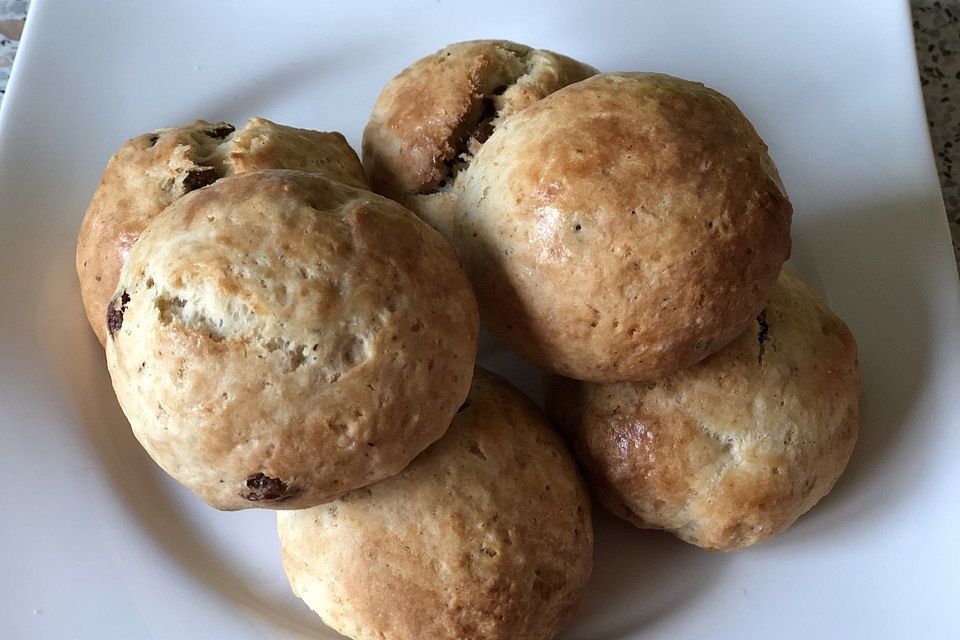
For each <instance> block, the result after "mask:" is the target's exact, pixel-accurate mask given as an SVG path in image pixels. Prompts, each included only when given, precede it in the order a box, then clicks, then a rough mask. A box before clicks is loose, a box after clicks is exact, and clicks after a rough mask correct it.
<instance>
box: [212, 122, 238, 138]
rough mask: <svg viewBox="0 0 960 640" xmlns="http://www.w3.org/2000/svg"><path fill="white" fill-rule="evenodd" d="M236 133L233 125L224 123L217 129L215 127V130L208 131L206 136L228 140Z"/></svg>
mask: <svg viewBox="0 0 960 640" xmlns="http://www.w3.org/2000/svg"><path fill="white" fill-rule="evenodd" d="M234 131H236V128H234V126H233V125H232V124H227V123H226V122H222V123H220V124H219V125H217V126H216V127H214V128H213V129H207V131H206V134H207V135H208V136H210V137H211V138H219V139H221V140H222V139H223V138H226V137H227V136H228V135H230V134H231V133H233V132H234Z"/></svg>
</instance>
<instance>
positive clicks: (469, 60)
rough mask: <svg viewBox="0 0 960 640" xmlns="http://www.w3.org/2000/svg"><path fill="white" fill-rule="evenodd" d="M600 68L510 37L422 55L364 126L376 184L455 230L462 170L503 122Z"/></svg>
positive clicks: (445, 229)
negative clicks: (455, 196)
mask: <svg viewBox="0 0 960 640" xmlns="http://www.w3.org/2000/svg"><path fill="white" fill-rule="evenodd" d="M596 72H597V70H596V69H594V68H593V67H590V66H587V65H585V64H582V63H580V62H577V61H576V60H573V59H571V58H568V57H566V56H562V55H559V54H556V53H553V52H551V51H542V50H540V49H533V48H531V47H528V46H526V45H522V44H517V43H515V42H508V41H506V40H473V41H469V42H458V43H456V44H452V45H450V46H447V47H444V48H443V49H441V50H440V51H438V52H436V53H434V54H432V55H429V56H427V57H425V58H422V59H420V60H418V61H417V62H415V63H413V64H412V65H410V66H409V67H407V68H406V69H404V70H403V72H402V73H400V74H399V75H398V76H396V77H395V78H393V79H392V80H391V81H390V82H389V83H387V86H386V87H384V89H383V91H382V92H381V93H380V96H379V98H377V102H376V104H375V105H374V108H373V113H372V114H371V116H370V122H369V123H368V124H367V127H366V129H365V130H364V132H363V152H362V155H363V164H364V167H365V168H366V170H367V173H368V175H369V176H370V182H371V184H372V185H373V189H374V190H375V191H376V192H377V193H382V194H383V195H386V196H388V197H390V198H393V199H394V200H397V201H398V202H400V203H402V204H403V205H405V206H407V207H409V208H411V209H412V210H414V211H416V212H417V214H418V215H420V216H421V217H422V218H423V219H424V220H426V221H427V222H429V223H430V224H431V225H433V226H434V228H436V229H437V230H439V231H440V232H441V233H443V234H444V235H449V233H450V228H449V225H450V223H451V221H452V216H453V208H454V203H453V200H452V195H453V190H452V188H453V185H454V182H455V181H456V178H457V175H458V174H459V173H460V172H461V171H462V170H463V169H464V168H465V167H467V166H469V164H470V161H471V158H472V156H473V154H475V153H476V152H477V150H478V149H479V148H480V146H481V145H482V144H483V142H484V141H485V140H486V139H487V138H488V137H489V136H490V134H491V133H492V132H493V131H494V129H495V128H496V127H497V125H498V124H499V123H500V121H501V120H502V119H504V118H506V117H508V116H510V115H511V114H513V113H516V112H518V111H521V110H523V109H525V108H526V107H527V106H529V105H530V104H532V103H534V102H536V101H537V100H539V99H540V98H543V97H544V96H546V95H549V94H551V93H553V92H554V91H556V90H557V89H560V88H561V87H564V86H566V85H568V84H571V83H573V82H577V81H578V80H582V79H584V78H586V77H589V76H591V75H593V74H595V73H596Z"/></svg>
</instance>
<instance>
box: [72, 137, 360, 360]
mask: <svg viewBox="0 0 960 640" xmlns="http://www.w3.org/2000/svg"><path fill="white" fill-rule="evenodd" d="M263 169H297V170H301V171H310V172H316V173H319V174H321V175H324V176H326V177H328V178H331V179H333V180H337V181H339V182H343V183H344V184H348V185H351V186H354V187H362V188H366V186H367V181H366V177H365V176H364V173H363V168H362V167H361V166H360V160H359V159H358V158H357V155H356V153H354V151H353V149H351V148H350V145H348V144H347V141H346V139H345V138H344V137H343V136H342V135H341V134H339V133H336V132H331V133H325V132H321V131H311V130H309V129H295V128H294V127H286V126H284V125H279V124H274V123H273V122H270V121H269V120H265V119H263V118H251V119H250V120H249V121H247V123H246V124H245V125H244V126H243V128H242V129H240V130H239V131H236V132H234V128H233V126H232V125H229V124H227V123H225V122H218V123H210V122H205V121H203V120H196V121H195V122H193V123H191V124H188V125H185V126H182V127H174V128H171V129H158V130H157V131H154V132H151V133H145V134H143V135H141V136H137V137H136V138H133V139H132V140H129V141H128V142H127V143H126V144H124V145H123V146H122V147H120V149H119V150H118V151H117V153H116V154H114V156H113V157H112V158H110V162H109V163H107V168H106V170H104V172H103V176H102V177H101V178H100V184H99V185H98V186H97V190H96V192H95V193H94V195H93V200H92V201H91V202H90V206H89V207H88V208H87V213H86V215H85V216H84V219H83V223H82V224H81V226H80V233H79V237H78V238H77V274H78V275H79V276H80V293H81V294H82V296H83V304H84V308H85V309H86V312H87V319H88V320H89V321H90V326H91V327H93V330H94V332H95V333H96V334H97V338H98V339H99V340H100V344H105V342H106V336H107V330H106V324H105V318H106V312H107V304H108V303H109V302H110V299H111V298H113V294H114V292H115V291H116V288H117V278H118V277H119V275H120V268H121V267H122V266H123V263H124V262H125V261H126V259H127V254H128V253H129V252H130V247H131V246H133V243H134V242H136V240H137V238H138V237H140V234H141V233H142V232H143V230H144V229H145V228H146V226H147V224H149V223H150V221H151V220H153V219H154V218H155V217H156V216H157V215H158V214H159V213H160V212H161V211H163V209H164V208H165V207H166V206H167V205H169V204H170V203H171V202H173V201H174V200H176V199H177V198H179V197H181V196H182V195H184V194H185V193H189V192H190V191H192V190H194V189H198V188H200V187H201V186H204V185H206V184H210V183H212V182H214V181H215V180H218V179H219V178H220V177H222V176H228V175H233V174H235V173H244V172H247V171H260V170H263Z"/></svg>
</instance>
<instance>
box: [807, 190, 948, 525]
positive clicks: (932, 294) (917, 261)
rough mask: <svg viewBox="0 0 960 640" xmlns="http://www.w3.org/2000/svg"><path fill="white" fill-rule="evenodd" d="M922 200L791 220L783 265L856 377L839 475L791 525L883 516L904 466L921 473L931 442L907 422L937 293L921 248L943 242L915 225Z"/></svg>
mask: <svg viewBox="0 0 960 640" xmlns="http://www.w3.org/2000/svg"><path fill="white" fill-rule="evenodd" d="M931 197H935V196H933V195H930V194H927V195H924V194H918V195H916V196H913V197H904V198H902V199H899V200H888V201H882V202H877V203H876V204H874V205H870V206H859V207H851V208H850V209H846V210H837V211H831V212H827V214H828V215H821V216H816V217H814V216H810V217H805V216H803V215H796V216H795V217H794V223H793V237H794V258H793V260H792V261H791V263H792V264H793V265H794V268H795V270H796V271H798V272H799V273H800V275H802V276H803V277H804V278H805V279H807V280H808V282H810V283H811V284H812V285H813V286H814V287H815V288H816V289H817V290H818V291H819V292H820V293H821V295H823V296H824V297H825V299H826V300H827V301H828V302H829V304H830V306H831V307H832V308H833V310H834V311H836V313H837V315H839V316H840V317H841V318H842V319H843V320H844V321H845V322H846V323H847V324H848V325H849V326H850V329H851V331H852V332H853V334H854V337H855V338H856V340H857V344H858V348H859V359H860V375H861V380H862V386H861V396H860V434H859V438H858V442H857V445H856V448H855V449H854V452H853V456H852V457H851V460H850V463H849V465H848V466H847V470H846V472H845V474H844V475H843V477H841V478H840V480H839V482H838V483H837V486H836V487H835V489H834V491H833V492H832V493H831V494H830V495H828V496H827V497H826V498H824V500H823V501H822V503H821V504H820V505H818V506H817V507H815V508H814V509H813V510H812V511H811V512H810V514H809V515H807V516H805V517H803V518H801V520H800V521H799V522H798V527H803V528H806V527H808V526H813V525H814V524H815V523H817V522H818V521H819V520H820V519H830V520H831V521H833V522H834V523H841V522H843V520H844V519H846V518H847V517H853V516H856V517H863V516H866V515H870V516H874V517H876V516H880V515H882V513H883V512H884V511H886V510H887V509H889V508H891V507H892V506H893V505H895V504H896V503H897V502H898V501H899V500H901V499H904V497H905V496H906V495H907V494H908V493H909V491H910V490H911V487H910V484H909V482H902V481H900V480H902V478H903V474H904V473H905V471H906V467H914V468H916V469H918V470H921V469H922V468H923V465H924V462H923V460H924V458H925V455H924V454H925V452H928V451H931V450H932V447H934V446H936V445H935V443H934V442H931V438H930V437H928V434H929V433H930V430H929V429H925V427H927V426H928V425H925V424H923V423H922V422H921V421H918V420H916V419H914V418H913V415H914V413H915V411H916V410H917V408H918V407H920V406H922V402H923V397H924V392H925V388H926V387H927V385H928V382H929V378H930V369H931V358H932V355H933V348H934V338H935V331H936V327H934V326H932V320H931V311H930V304H931V300H932V299H935V298H936V297H937V296H938V295H943V292H942V291H940V292H938V291H934V290H932V288H933V287H934V286H935V285H936V283H935V282H934V278H933V277H932V276H931V274H932V273H933V270H932V267H931V252H930V243H935V242H942V243H949V241H950V240H949V236H948V235H947V234H944V236H943V237H935V236H931V235H930V234H929V233H927V232H926V231H925V230H924V229H922V228H921V227H922V225H917V224H916V223H915V220H916V215H917V214H916V212H917V211H928V212H929V211H931V210H935V209H936V207H935V206H934V204H933V203H931V201H930V198H931ZM944 231H946V228H944ZM838 273H842V274H843V275H842V276H836V275H835V274H838ZM941 284H942V283H941ZM951 295H955V292H952V293H951ZM908 425H909V427H910V428H909V429H907V428H906V427H907V426H908Z"/></svg>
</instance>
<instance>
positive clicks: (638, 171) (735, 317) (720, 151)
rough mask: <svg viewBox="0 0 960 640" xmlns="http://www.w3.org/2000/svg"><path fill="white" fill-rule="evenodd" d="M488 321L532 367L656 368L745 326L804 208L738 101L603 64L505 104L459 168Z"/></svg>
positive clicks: (466, 227) (466, 240)
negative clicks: (545, 92) (603, 68)
mask: <svg viewBox="0 0 960 640" xmlns="http://www.w3.org/2000/svg"><path fill="white" fill-rule="evenodd" d="M455 191H456V195H457V218H456V222H455V224H454V236H453V237H454V244H455V246H456V247H457V251H458V253H459V255H460V257H461V260H462V262H463V265H464V269H465V270H466V271H467V275H468V276H469V277H470V279H471V282H472V283H473V285H474V289H475V291H476V294H477V298H478V302H479V304H480V311H481V318H482V320H483V322H484V323H485V325H486V326H487V327H488V328H489V329H490V331H491V332H492V333H493V334H494V335H496V336H497V337H498V338H500V339H501V340H502V341H503V342H504V343H506V345H507V346H509V347H511V348H512V349H514V350H515V351H517V352H518V353H520V355H522V356H524V357H525V358H527V359H528V360H530V361H531V362H533V363H534V364H536V365H538V366H540V367H543V368H544V369H547V370H549V371H552V372H555V373H559V374H562V375H565V376H568V377H571V378H577V379H581V380H594V381H615V380H639V379H656V378H658V377H661V376H664V375H669V374H670V373H672V372H674V371H677V370H678V369H681V368H684V367H687V366H690V365H692V364H693V363H695V362H697V361H699V360H701V359H703V358H704V357H706V356H707V355H709V354H711V353H713V352H714V351H716V350H717V349H719V348H720V347H722V346H723V345H725V344H727V343H728V342H730V341H731V340H733V339H734V338H735V337H736V336H738V335H740V334H741V333H742V332H743V331H744V330H745V329H746V327H747V326H748V325H749V324H750V323H751V322H753V318H755V317H756V315H757V313H758V312H759V311H760V309H761V307H762V306H763V303H764V300H765V296H766V294H767V291H768V290H769V288H770V286H771V285H772V284H773V282H774V281H775V280H776V277H777V274H778V273H779V270H780V266H781V264H782V263H783V262H784V260H786V258H787V257H788V256H789V254H790V218H791V212H792V210H791V207H790V203H789V201H788V200H787V197H786V195H785V194H784V192H783V188H782V186H781V184H780V179H779V177H778V175H777V171H776V168H775V167H774V165H773V162H772V161H771V160H770V157H769V156H768V155H767V148H766V145H764V143H763V141H762V140H761V139H760V137H759V136H758V135H757V133H756V131H755V130H754V129H753V127H752V126H751V125H750V122H749V121H748V120H747V119H746V117H744V115H743V114H742V113H741V112H740V111H739V110H738V109H737V107H736V106H735V105H734V104H733V103H732V102H731V101H730V100H729V99H727V98H725V97H724V96H722V95H720V94H719V93H717V92H716V91H713V90H711V89H708V88H706V87H704V86H703V85H701V84H698V83H694V82H689V81H685V80H680V79H677V78H672V77H669V76H663V75H656V74H648V73H608V74H601V75H597V76H594V77H592V78H589V79H587V80H583V81H582V82H578V83H576V84H574V85H570V86H568V87H566V88H564V89H561V90H559V91H557V92H556V93H554V94H552V95H550V96H547V97H546V98H544V99H542V100H540V101H538V102H535V103H533V104H532V105H530V106H529V107H527V108H526V109H524V110H523V111H521V112H519V113H517V114H514V115H513V116H511V117H510V118H507V119H505V120H504V121H503V122H502V123H501V124H500V125H499V126H498V127H497V129H496V130H495V131H494V132H493V134H492V135H491V136H490V138H489V139H488V140H487V141H486V142H485V143H484V145H483V146H482V147H480V149H479V151H477V154H476V156H475V157H474V159H473V163H472V164H471V166H470V169H469V171H467V172H465V173H464V174H463V175H461V176H460V178H459V179H458V180H457V183H456V186H455Z"/></svg>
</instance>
